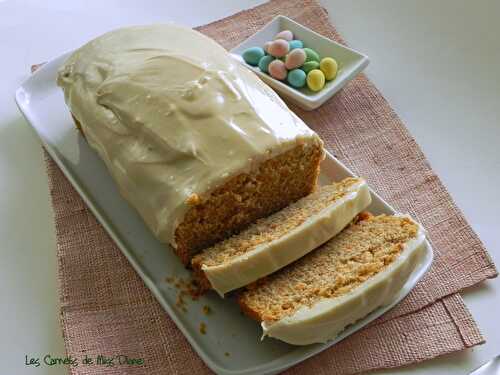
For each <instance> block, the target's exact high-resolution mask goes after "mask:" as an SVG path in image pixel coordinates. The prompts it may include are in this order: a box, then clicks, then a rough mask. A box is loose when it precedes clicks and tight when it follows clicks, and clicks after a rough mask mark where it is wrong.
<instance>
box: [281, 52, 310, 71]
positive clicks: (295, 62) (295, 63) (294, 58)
mask: <svg viewBox="0 0 500 375" xmlns="http://www.w3.org/2000/svg"><path fill="white" fill-rule="evenodd" d="M306 57H307V55H306V53H305V52H304V50H303V49H302V48H297V49H294V50H293V51H292V52H290V53H289V54H288V55H286V59H285V66H286V68H287V69H288V70H292V69H295V68H298V67H299V66H302V65H304V62H305V61H306Z"/></svg>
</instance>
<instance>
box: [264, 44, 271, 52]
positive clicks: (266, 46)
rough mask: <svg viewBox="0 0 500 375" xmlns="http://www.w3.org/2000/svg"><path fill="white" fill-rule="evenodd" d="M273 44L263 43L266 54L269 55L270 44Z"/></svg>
mask: <svg viewBox="0 0 500 375" xmlns="http://www.w3.org/2000/svg"><path fill="white" fill-rule="evenodd" d="M272 43H273V42H265V43H264V51H266V53H269V46H270V45H271V44H272Z"/></svg>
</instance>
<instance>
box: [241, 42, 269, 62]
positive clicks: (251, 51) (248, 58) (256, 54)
mask: <svg viewBox="0 0 500 375" xmlns="http://www.w3.org/2000/svg"><path fill="white" fill-rule="evenodd" d="M265 54H266V53H265V52H264V49H263V48H261V47H251V48H247V49H246V50H244V51H243V54H242V57H243V60H245V62H246V63H247V64H249V65H253V66H257V65H258V64H259V60H260V59H261V58H262V56H264V55H265Z"/></svg>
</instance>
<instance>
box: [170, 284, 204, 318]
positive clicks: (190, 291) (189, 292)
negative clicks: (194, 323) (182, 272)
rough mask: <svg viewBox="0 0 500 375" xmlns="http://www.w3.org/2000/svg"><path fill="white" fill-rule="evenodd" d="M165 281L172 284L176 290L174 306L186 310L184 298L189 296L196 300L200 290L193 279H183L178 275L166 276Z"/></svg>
mask: <svg viewBox="0 0 500 375" xmlns="http://www.w3.org/2000/svg"><path fill="white" fill-rule="evenodd" d="M165 281H166V282H167V283H169V284H171V285H173V286H174V287H175V288H176V289H178V292H177V298H176V301H175V306H176V307H178V308H179V309H180V310H181V311H183V312H187V301H186V299H187V298H188V297H189V298H190V299H191V300H192V301H196V300H198V298H199V297H200V295H201V294H202V291H201V289H200V287H199V285H198V284H197V283H196V282H195V281H194V280H190V279H188V280H183V279H182V278H180V277H179V278H178V277H167V278H165Z"/></svg>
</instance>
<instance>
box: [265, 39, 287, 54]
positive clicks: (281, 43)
mask: <svg viewBox="0 0 500 375" xmlns="http://www.w3.org/2000/svg"><path fill="white" fill-rule="evenodd" d="M289 48H290V46H289V45H288V42H287V41H286V40H283V39H277V40H275V41H274V42H272V43H271V45H270V46H269V47H268V49H267V51H268V53H269V54H270V55H271V56H274V57H282V56H285V55H286V54H287V53H288V50H289Z"/></svg>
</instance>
